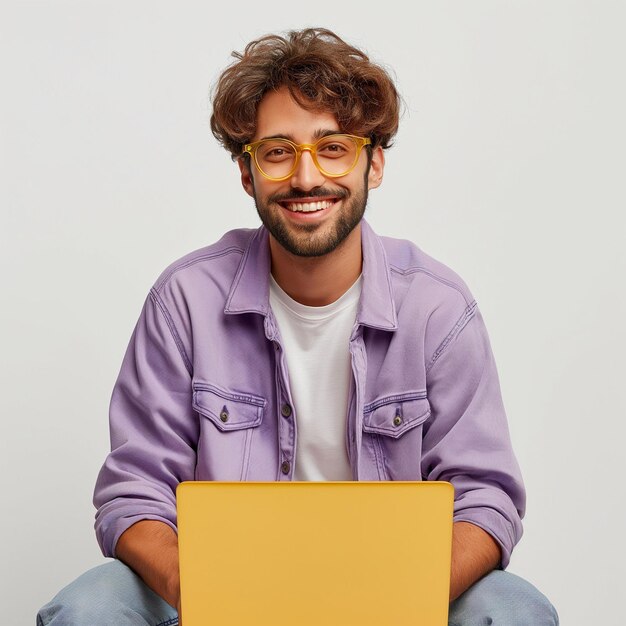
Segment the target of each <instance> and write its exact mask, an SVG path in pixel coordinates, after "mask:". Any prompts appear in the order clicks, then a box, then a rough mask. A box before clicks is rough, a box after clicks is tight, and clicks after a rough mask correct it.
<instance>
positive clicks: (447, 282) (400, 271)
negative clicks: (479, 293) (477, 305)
mask: <svg viewBox="0 0 626 626" xmlns="http://www.w3.org/2000/svg"><path fill="white" fill-rule="evenodd" d="M389 267H390V268H391V271H392V272H395V273H396V274H400V275H401V276H409V275H410V274H416V273H417V272H422V273H423V274H428V276H430V277H431V278H434V279H435V280H436V281H438V282H440V283H442V284H443V285H447V286H448V287H452V289H455V290H456V291H458V292H459V293H460V294H461V295H462V296H463V300H465V304H467V305H468V306H471V304H472V303H471V302H469V301H468V299H467V298H466V297H465V293H464V291H463V289H462V288H461V287H459V285H457V284H456V283H453V282H452V281H450V280H447V279H446V278H443V277H441V276H439V275H438V274H435V273H434V272H431V271H430V270H427V269H425V268H423V267H409V268H408V269H404V270H403V269H401V268H399V267H396V266H395V265H390V266H389Z"/></svg>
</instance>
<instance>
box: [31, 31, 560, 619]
mask: <svg viewBox="0 0 626 626" xmlns="http://www.w3.org/2000/svg"><path fill="white" fill-rule="evenodd" d="M235 56H236V59H237V61H236V62H235V63H234V64H233V65H232V66H230V67H229V68H228V69H227V70H226V71H225V72H224V73H223V74H222V76H221V78H220V80H219V81H218V84H217V88H216V91H215V95H214V102H213V104H214V112H213V117H212V120H211V125H212V130H213V133H214V134H215V136H216V137H217V138H218V140H219V141H220V142H221V143H222V144H223V145H224V146H225V147H226V148H227V149H228V150H229V151H230V153H231V155H232V156H233V158H234V159H235V160H236V161H237V163H238V165H239V169H240V174H241V182H242V185H243V187H244V189H245V191H246V192H247V193H248V194H249V195H250V196H251V197H252V198H253V199H254V201H255V204H256V208H257V211H258V214H259V216H260V218H261V221H262V222H263V226H262V227H261V228H259V229H258V230H256V231H251V230H244V229H240V230H235V231H231V232H229V233H227V234H226V235H224V236H223V238H222V239H221V240H220V241H218V242H217V243H215V244H213V245H211V246H208V247H207V248H204V249H202V250H199V251H196V252H193V253H191V254H189V255H187V256H186V257H184V258H183V259H181V260H179V261H178V262H176V263H174V264H173V265H171V266H170V267H169V268H168V269H167V270H166V271H165V272H164V273H163V274H162V275H161V277H160V278H159V279H158V281H157V282H156V284H155V285H154V287H153V288H152V289H151V291H150V294H149V296H148V298H147V299H146V302H145V305H144V308H143V311H142V313H141V316H140V319H139V322H138V324H137V326H136V328H135V331H134V333H133V336H132V338H131V342H130V345H129V348H128V351H127V353H126V356H125V359H124V362H123V365H122V369H121V372H120V375H119V378H118V381H117V383H116V385H115V389H114V391H113V397H112V400H111V412H110V420H111V448H112V450H111V453H110V454H109V456H108V457H107V459H106V461H105V463H104V466H103V468H102V470H101V472H100V476H99V478H98V482H97V485H96V490H95V496H94V502H95V504H96V506H97V507H98V512H97V515H96V533H97V536H98V541H99V543H100V545H101V547H102V550H103V552H104V554H105V556H110V557H116V559H117V560H115V561H113V562H112V563H109V564H107V565H104V566H101V567H99V568H96V569H94V570H91V571H90V572H88V573H87V574H85V575H83V576H82V577H81V578H79V579H78V580H77V581H76V582H74V583H73V584H72V585H70V586H69V587H67V588H66V589H65V590H63V591H62V592H61V593H60V594H59V595H58V596H57V598H55V599H54V600H53V601H52V602H51V603H50V604H49V605H47V606H46V607H44V608H43V609H42V611H41V612H40V615H39V620H40V621H39V623H40V624H70V623H81V624H82V623H84V624H101V623H102V624H104V623H106V624H111V623H115V624H124V623H128V624H131V623H132V624H161V625H164V624H174V623H176V620H177V612H176V610H175V608H174V607H176V608H177V607H178V606H179V602H180V597H179V578H178V547H177V536H176V510H175V488H176V486H177V484H178V483H179V482H181V481H183V480H260V481H266V480H419V479H426V480H449V481H450V482H452V484H453V485H454V487H455V513H454V533H453V551H452V573H451V592H450V599H451V602H452V604H451V607H450V623H451V624H477V623H492V621H489V620H493V623H496V624H534V625H537V624H555V623H558V618H557V617H556V612H555V611H554V609H553V608H552V607H551V605H550V603H549V602H548V601H547V600H546V599H545V598H544V597H543V596H542V595H541V594H540V593H539V592H538V591H537V590H535V589H534V588H533V587H532V586H531V585H530V584H529V583H526V582H525V581H523V580H521V579H519V578H517V577H515V576H513V575H512V574H507V573H504V572H503V571H502V570H503V569H504V568H505V567H506V565H507V564H508V562H509V558H510V554H511V551H512V549H513V547H514V545H515V544H516V543H517V541H518V540H519V538H520V536H521V532H522V527H521V521H520V518H521V516H522V515H523V511H524V506H525V494H524V488H523V484H522V479H521V476H520V472H519V468H518V465H517V462H516V460H515V457H514V455H513V452H512V449H511V445H510V441H509V435H508V429H507V423H506V417H505V414H504V409H503V405H502V400H501V397H500V390H499V384H498V378H497V373H496V368H495V363H494V359H493V356H492V353H491V349H490V347H489V341H488V338H487V334H486V331H485V327H484V325H483V321H482V318H481V315H480V312H479V310H478V309H477V306H476V302H475V301H474V299H473V298H472V296H471V294H470V292H469V290H468V288H467V287H466V285H465V284H464V283H463V281H462V280H461V279H460V278H459V277H458V276H457V275H456V274H455V273H454V272H452V271H451V270H450V269H448V268H447V267H445V266H444V265H442V264H440V263H438V262H437V261H435V260H434V259H432V258H430V257H429V256H427V255H426V254H424V253H423V252H422V251H421V250H419V249H418V248H417V247H415V246H414V245H413V244H411V243H409V242H406V241H401V240H392V239H387V238H381V237H378V236H377V235H376V234H375V233H374V232H372V230H371V228H370V227H369V226H368V225H367V223H366V222H365V221H364V220H363V215H364V212H365V207H366V203H367V196H368V192H369V190H371V189H375V188H376V187H378V186H379V185H380V184H381V182H382V179H383V172H384V165H385V158H384V150H385V149H386V148H388V147H389V146H390V143H391V139H392V138H393V136H394V134H395V132H396V130H397V126H398V111H399V97H398V94H397V92H396V89H395V87H394V85H393V83H392V81H391V80H390V78H389V76H388V75H387V74H386V72H385V71H384V70H382V69H381V68H380V67H378V66H376V65H375V64H373V63H371V62H370V60H369V59H368V57H367V56H366V55H365V54H364V53H363V52H361V51H359V50H357V49H355V48H353V47H351V46H349V45H348V44H346V43H345V42H344V41H342V40H341V39H340V38H339V37H337V36H336V35H335V34H333V33H332V32H330V31H328V30H324V29H306V30H303V31H299V32H291V33H289V34H288V36H287V37H285V38H283V37H278V36H268V37H264V38H262V39H260V40H258V41H254V42H252V43H250V44H249V45H248V46H247V47H246V49H245V51H244V53H243V54H236V55H235ZM477 581H479V582H477ZM94 590H97V591H94ZM151 590H152V591H151ZM94 594H96V599H94ZM84 598H89V601H88V602H85V600H84ZM85 605H87V606H85ZM140 616H141V617H140Z"/></svg>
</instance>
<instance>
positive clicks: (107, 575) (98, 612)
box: [37, 561, 177, 626]
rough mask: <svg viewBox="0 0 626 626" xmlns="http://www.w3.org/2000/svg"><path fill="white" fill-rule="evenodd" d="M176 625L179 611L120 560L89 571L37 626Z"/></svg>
mask: <svg viewBox="0 0 626 626" xmlns="http://www.w3.org/2000/svg"><path fill="white" fill-rule="evenodd" d="M176 622H177V616H176V611H175V609H174V608H173V607H171V606H169V605H168V604H167V603H166V602H165V601H164V600H163V599H162V598H160V597H159V596H157V595H156V594H155V593H154V592H153V591H151V590H150V589H148V587H146V585H145V584H144V583H143V581H141V580H140V579H139V577H138V576H136V574H134V573H133V572H132V570H130V569H129V568H128V567H126V566H125V565H124V564H123V563H121V562H119V561H112V562H109V563H107V564H105V565H101V566H99V567H95V568H93V569H91V570H89V571H88V572H85V573H84V574H83V575H82V576H80V577H79V578H77V579H76V580H75V581H74V582H73V583H70V584H69V585H67V587H65V588H64V589H62V590H61V591H60V592H59V593H58V594H57V595H56V596H55V597H54V598H53V599H52V600H51V601H50V602H49V603H48V604H46V605H45V606H44V607H42V608H41V610H40V611H39V613H38V614H37V626H48V625H50V626H68V625H70V624H89V626H100V625H102V626H110V625H111V624H125V625H128V626H149V625H154V624H175V623H176Z"/></svg>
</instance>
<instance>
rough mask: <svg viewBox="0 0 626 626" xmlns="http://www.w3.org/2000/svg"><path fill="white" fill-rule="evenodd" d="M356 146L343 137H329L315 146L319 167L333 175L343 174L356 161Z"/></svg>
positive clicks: (349, 139)
mask: <svg viewBox="0 0 626 626" xmlns="http://www.w3.org/2000/svg"><path fill="white" fill-rule="evenodd" d="M356 153H357V144H356V142H355V141H354V140H353V139H352V138H350V137H346V136H345V135H331V136H330V137H325V138H324V139H322V140H321V141H319V143H318V144H317V161H318V163H319V164H320V167H321V168H322V169H323V170H325V171H326V172H328V173H329V174H333V175H341V174H345V173H346V172H347V171H348V170H349V169H350V168H351V167H352V166H353V165H354V162H355V160H356V156H357V155H356Z"/></svg>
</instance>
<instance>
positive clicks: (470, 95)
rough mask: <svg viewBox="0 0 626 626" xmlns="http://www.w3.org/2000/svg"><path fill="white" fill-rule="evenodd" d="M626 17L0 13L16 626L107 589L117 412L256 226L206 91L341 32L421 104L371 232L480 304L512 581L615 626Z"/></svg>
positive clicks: (234, 10) (618, 6) (582, 11)
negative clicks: (231, 73)
mask: <svg viewBox="0 0 626 626" xmlns="http://www.w3.org/2000/svg"><path fill="white" fill-rule="evenodd" d="M625 18H626V11H625V10H624V3H622V2H608V1H598V0H594V1H591V0H589V1H588V2H576V1H569V2H565V1H561V2H557V1H549V0H548V1H546V0H542V1H529V2H514V1H503V0H492V1H486V0H485V1H474V2H468V1H465V2H462V1H458V2H450V1H440V2H415V1H414V2H413V3H412V4H410V5H409V4H406V6H405V5H401V4H400V2H394V1H391V0H386V1H385V2H375V3H374V2H372V3H363V2H361V3H351V2H348V1H347V0H344V2H338V1H337V0H333V1H332V2H327V1H324V0H316V1H315V2H306V3H298V2H249V3H242V2H223V3H219V2H218V3H216V4H215V5H214V8H212V7H211V4H210V3H209V2H206V1H203V2H180V3H173V2H171V3H166V2H154V1H150V2H147V1H141V2H133V1H126V2H120V1H111V0H109V1H107V2H104V1H101V2H96V1H83V2H78V1H75V2H67V1H65V2H61V1H58V2H52V1H51V2H0V96H1V97H0V208H1V223H0V255H1V257H0V262H1V267H2V286H1V289H0V294H1V306H0V315H1V323H0V333H1V336H0V346H1V350H2V360H1V368H2V369H1V372H0V385H1V387H2V388H1V393H0V416H1V419H2V430H1V432H2V435H1V437H0V446H1V450H0V462H1V463H2V466H1V468H0V469H1V472H0V480H1V481H2V484H1V491H0V493H1V495H2V512H1V514H0V536H1V537H2V565H1V566H0V578H1V584H0V594H1V596H2V599H1V606H2V620H3V623H6V624H11V625H17V626H21V625H22V624H33V623H34V619H35V617H34V616H35V612H36V610H37V608H38V607H39V606H40V605H41V604H43V603H45V602H46V601H47V600H49V599H50V597H52V595H54V593H56V591H57V590H58V589H59V588H60V587H62V586H63V585H65V584H66V583H68V582H69V581H70V580H72V579H73V578H75V577H76V576H78V575H79V574H80V573H81V572H83V571H84V570H86V569H87V568H90V567H92V566H94V565H96V564H99V563H101V562H103V559H102V557H101V555H100V553H99V550H98V547H97V545H96V541H95V538H94V535H93V529H92V525H93V515H94V510H93V508H92V505H91V495H92V489H93V485H94V481H95V478H96V475H97V472H98V470H99V468H100V465H101V463H102V461H103V459H104V456H105V454H106V452H107V450H108V425H107V411H108V403H109V398H110V393H111V389H112V387H113V383H114V381H115V378H116V376H117V373H118V370H119V367H120V364H121V359H122V356H123V353H124V350H125V348H126V345H127V343H128V340H129V338H130V334H131V332H132V329H133V326H134V324H135V321H136V319H137V317H138V315H139V311H140V308H141V305H142V303H143V300H144V298H145V296H146V294H147V292H148V289H149V288H150V286H151V284H152V282H153V281H154V280H155V279H156V277H157V276H158V275H159V273H160V272H161V270H162V269H164V268H165V266H166V265H168V264H169V263H170V262H172V261H173V260H175V259H176V258H178V257H180V256H182V255H183V254H185V253H186V252H189V251H190V250H193V249H196V248H199V247H202V246H204V245H207V244H209V243H211V242H213V241H215V240H216V239H218V238H219V237H220V235H221V234H222V233H223V232H224V231H225V230H228V229H230V228H235V227H240V226H248V227H251V226H252V227H253V226H256V225H257V224H258V218H257V216H256V212H255V210H254V207H253V205H252V202H251V200H250V198H249V197H248V196H246V195H245V194H244V192H243V190H242V189H241V187H240V183H239V180H238V175H237V167H236V166H235V165H234V164H233V163H232V162H231V161H230V158H229V156H228V154H227V153H226V152H225V151H223V150H222V149H221V148H220V147H219V146H218V145H217V143H216V142H215V140H214V139H213V137H212V136H211V134H210V131H209V127H208V118H209V111H210V105H209V101H208V89H209V85H210V84H211V83H212V82H213V81H214V79H215V78H216V77H217V75H218V74H219V72H220V71H221V70H222V69H223V68H224V67H225V66H226V64H227V63H229V53H230V51H231V50H233V49H237V50H240V49H242V47H243V46H244V45H245V44H246V43H247V42H248V41H250V40H251V39H253V38H255V37H257V36H260V35H262V34H265V33H268V32H276V31H281V30H285V29H288V28H300V27H304V26H325V27H329V28H331V29H333V30H335V31H336V32H337V33H338V34H340V35H342V36H343V37H344V38H346V39H347V40H348V41H350V42H351V43H354V44H356V45H358V46H361V47H363V48H364V49H365V50H367V51H368V52H369V53H370V55H371V56H372V57H373V58H374V59H375V60H377V61H379V62H382V63H384V64H385V65H387V66H388V67H389V68H392V70H393V71H394V72H395V76H396V77H397V83H398V86H399V88H400V90H401V92H402V94H403V96H404V98H405V101H406V112H405V114H404V116H403V118H402V122H401V126H400V132H399V135H398V138H397V142H396V145H395V146H394V147H393V148H392V149H391V150H389V151H388V153H387V169H386V173H385V181H384V183H383V185H382V187H381V188H380V189H378V190H376V191H374V192H373V193H372V194H371V196H370V199H371V200H370V206H369V209H368V214H367V215H368V219H369V221H370V223H371V224H372V225H373V226H374V228H375V229H376V230H377V231H378V232H379V233H380V234H386V235H392V236H400V237H406V238H409V239H412V240H413V241H415V242H416V243H417V244H418V245H419V246H420V247H422V248H423V249H424V250H425V251H426V252H428V253H430V254H431V255H433V256H435V257H436V258H438V259H440V260H441V261H443V262H444V263H446V264H448V265H450V266H451V267H452V268H453V269H455V270H456V271H457V272H459V273H460V274H461V276H462V277H463V278H464V279H465V280H466V282H467V283H468V284H469V286H470V288H471V289H472V291H473V293H474V295H475V296H476V298H477V300H478V302H479V305H480V307H481V309H482V312H483V316H484V318H485V321H486V323H487V327H488V329H489V331H490V336H491V340H492V346H493V350H494V353H495V356H496V360H497V362H498V366H499V371H500V377H501V383H502V389H503V395H504V400H505V405H506V407H507V411H508V415H509V420H510V427H511V432H512V437H513V441H514V445H515V448H516V451H517V454H518V457H519V461H520V464H521V466H522V470H523V473H524V476H525V480H526V484H527V489H528V513H527V516H526V519H525V529H526V532H525V536H524V538H523V539H522V541H521V543H520V544H519V546H518V548H517V550H516V551H515V553H514V556H513V560H512V563H511V566H510V570H511V571H513V572H516V573H518V574H520V575H522V576H524V577H526V578H527V579H528V580H530V581H531V582H533V583H534V584H535V585H536V586H537V587H539V588H540V589H541V590H542V591H543V592H544V593H545V594H546V595H547V596H548V597H549V598H550V599H551V601H552V602H553V603H554V604H555V606H556V607H557V609H558V610H559V612H560V615H561V619H562V623H563V624H564V625H565V624H567V625H586V626H588V625H589V624H605V625H617V624H619V623H621V620H620V617H619V615H620V607H621V605H622V604H623V584H624V577H623V561H624V556H625V551H624V542H623V539H622V537H623V519H624V517H623V516H624V512H625V507H624V487H623V482H622V469H623V461H622V459H623V456H624V441H623V439H624V434H625V429H624V418H625V413H626V412H625V408H626V407H625V404H626V403H625V400H624V398H625V394H624V387H625V385H624V373H625V366H624V350H625V348H626V342H625V336H624V334H625V333H624V319H625V315H626V310H625V309H626V306H625V297H624V282H625V281H624V276H625V271H624V270H625V255H624V250H623V246H624V242H625V241H624V240H625V238H624V233H625V232H626V229H625V228H624V226H625V224H624V217H623V215H624V211H625V209H626V202H625V193H624V171H625V165H626V160H625V156H624V155H625V150H626V132H625V130H626V127H625V123H624V112H625V111H626V93H625V91H626V90H625V87H624V59H625V57H626V46H625V44H624V23H625Z"/></svg>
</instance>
